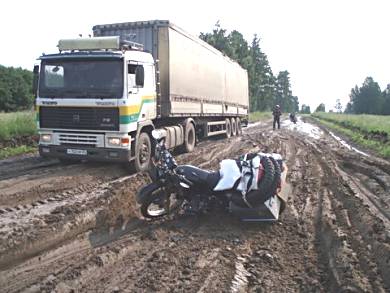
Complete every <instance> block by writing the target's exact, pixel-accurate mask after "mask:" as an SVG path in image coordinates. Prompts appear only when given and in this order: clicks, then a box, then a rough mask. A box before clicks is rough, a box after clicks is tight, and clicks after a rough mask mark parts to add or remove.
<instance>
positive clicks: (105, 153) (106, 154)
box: [39, 145, 131, 162]
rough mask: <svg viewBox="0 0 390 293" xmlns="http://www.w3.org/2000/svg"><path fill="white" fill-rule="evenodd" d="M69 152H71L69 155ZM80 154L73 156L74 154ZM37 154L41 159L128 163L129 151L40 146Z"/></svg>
mask: <svg viewBox="0 0 390 293" xmlns="http://www.w3.org/2000/svg"><path fill="white" fill-rule="evenodd" d="M69 150H73V154H70V152H72V151H69ZM76 151H77V152H78V153H80V154H74V153H75V152H76ZM39 154H40V155H41V156H42V157H50V158H59V159H67V158H68V159H73V160H89V161H105V162H129V161H130V158H131V156H130V150H126V149H118V148H94V147H84V146H83V147H77V148H76V147H73V146H72V147H69V146H63V145H40V146H39Z"/></svg>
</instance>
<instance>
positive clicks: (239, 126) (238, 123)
mask: <svg viewBox="0 0 390 293" xmlns="http://www.w3.org/2000/svg"><path fill="white" fill-rule="evenodd" d="M236 128H237V135H241V134H242V127H241V119H240V118H238V117H237V118H236Z"/></svg>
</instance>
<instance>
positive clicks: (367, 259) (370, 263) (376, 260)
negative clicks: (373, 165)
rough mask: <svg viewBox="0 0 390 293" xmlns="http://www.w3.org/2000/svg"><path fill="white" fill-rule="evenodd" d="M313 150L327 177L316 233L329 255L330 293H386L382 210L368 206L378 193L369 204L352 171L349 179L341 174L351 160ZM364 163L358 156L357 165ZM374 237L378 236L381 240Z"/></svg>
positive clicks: (369, 197) (325, 256) (388, 252)
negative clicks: (342, 292)
mask: <svg viewBox="0 0 390 293" xmlns="http://www.w3.org/2000/svg"><path fill="white" fill-rule="evenodd" d="M317 144H318V143H317ZM312 149H313V152H314V153H316V154H317V156H315V158H316V160H317V164H319V165H320V166H321V169H322V170H323V174H324V176H323V180H324V184H323V186H324V187H325V188H324V189H323V190H322V192H321V193H320V196H319V199H320V201H321V202H322V204H321V205H320V208H319V213H318V217H317V225H318V227H317V230H318V232H319V239H320V241H321V242H322V243H324V244H325V247H324V251H328V253H325V254H322V258H323V259H324V260H323V261H325V263H328V268H329V273H330V274H329V276H330V280H331V282H330V284H332V285H331V287H330V290H332V291H333V290H335V289H336V288H339V289H340V290H352V291H353V290H355V291H361V290H363V291H365V290H368V291H372V292H385V291H386V288H387V289H389V288H390V284H389V281H388V278H386V276H388V275H389V273H390V271H389V267H388V264H387V265H386V262H388V261H389V259H386V260H384V259H383V256H385V255H390V247H389V246H388V245H387V244H386V243H385V242H386V235H385V232H386V230H385V228H384V224H386V223H384V222H383V219H384V218H385V217H383V216H384V214H383V213H382V212H381V211H380V210H378V209H371V210H370V209H368V204H367V201H372V198H373V197H374V194H370V193H367V194H365V196H364V199H362V198H361V197H357V196H356V195H357V193H358V192H357V190H358V189H357V188H356V186H354V184H355V183H356V180H355V179H354V177H353V176H352V174H353V172H352V173H351V172H349V173H348V175H347V173H345V172H344V171H342V170H341V169H340V165H341V166H343V165H348V164H349V163H348V162H349V160H348V161H347V162H346V163H347V164H345V162H344V161H343V159H342V156H341V157H340V156H338V158H337V160H336V159H335V158H334V153H333V152H332V149H328V150H326V151H324V149H322V151H320V152H319V151H318V150H319V149H320V146H317V147H313V146H312ZM359 158H360V156H358V155H355V156H354V162H358V161H359ZM349 171H351V170H349ZM359 191H360V192H361V191H362V190H361V189H359ZM385 222H388V221H387V220H385ZM386 226H387V227H389V226H388V225H387V224H386ZM373 230H376V231H373ZM368 235H371V236H368ZM373 235H378V236H379V241H377V240H375V238H373V237H372V236H373ZM372 247H376V248H377V249H378V250H376V251H374V250H372ZM378 256H379V257H378Z"/></svg>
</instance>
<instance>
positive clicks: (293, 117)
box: [290, 112, 297, 124]
mask: <svg viewBox="0 0 390 293" xmlns="http://www.w3.org/2000/svg"><path fill="white" fill-rule="evenodd" d="M290 121H291V122H293V123H294V124H296V123H297V116H295V113H294V112H291V113H290Z"/></svg>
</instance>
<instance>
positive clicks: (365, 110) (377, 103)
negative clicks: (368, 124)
mask: <svg viewBox="0 0 390 293" xmlns="http://www.w3.org/2000/svg"><path fill="white" fill-rule="evenodd" d="M350 103H351V109H350V110H351V111H352V113H355V114H380V113H381V112H382V106H383V103H384V98H383V95H382V92H381V89H380V87H379V85H378V83H377V82H375V81H374V79H373V78H372V77H367V78H366V79H365V81H364V83H363V85H362V86H361V87H360V88H359V87H358V86H355V87H354V88H353V89H352V90H351V94H350ZM348 110H349V109H348Z"/></svg>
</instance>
